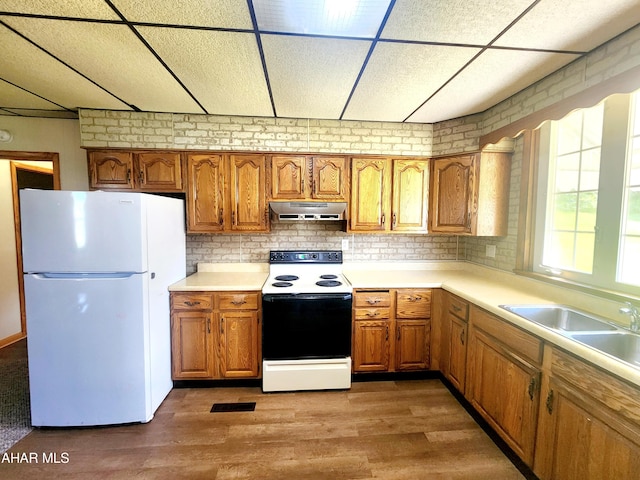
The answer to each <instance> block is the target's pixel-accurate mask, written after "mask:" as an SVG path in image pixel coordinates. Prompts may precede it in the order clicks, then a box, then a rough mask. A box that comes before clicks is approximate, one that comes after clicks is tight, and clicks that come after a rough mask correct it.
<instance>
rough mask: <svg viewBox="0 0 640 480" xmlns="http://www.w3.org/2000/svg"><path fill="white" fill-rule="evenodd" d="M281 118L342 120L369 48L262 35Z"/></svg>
mask: <svg viewBox="0 0 640 480" xmlns="http://www.w3.org/2000/svg"><path fill="white" fill-rule="evenodd" d="M262 44H263V47H264V55H265V60H266V64H267V70H268V73H269V79H270V82H271V90H272V92H273V99H274V102H275V105H276V112H277V115H278V116H280V117H299V118H339V116H340V114H341V112H342V109H343V108H344V106H345V105H346V102H347V98H348V97H349V93H350V92H351V89H352V87H353V85H354V84H355V81H356V78H357V76H358V73H359V71H360V69H361V67H362V64H363V63H364V59H365V57H366V55H367V52H368V50H369V47H370V42H368V41H363V40H340V39H327V38H309V37H291V36H282V35H262Z"/></svg>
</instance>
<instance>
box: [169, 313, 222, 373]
mask: <svg viewBox="0 0 640 480" xmlns="http://www.w3.org/2000/svg"><path fill="white" fill-rule="evenodd" d="M211 332H212V331H211V313H209V312H198V311H184V312H176V313H174V314H173V315H172V316H171V356H172V370H173V371H172V376H173V379H174V380H183V379H194V378H213V376H214V360H213V359H214V354H213V342H212V333H211Z"/></svg>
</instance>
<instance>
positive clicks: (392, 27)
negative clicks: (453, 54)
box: [381, 0, 532, 45]
mask: <svg viewBox="0 0 640 480" xmlns="http://www.w3.org/2000/svg"><path fill="white" fill-rule="evenodd" d="M531 1H532V0H509V1H504V0H501V1H487V0H428V1H424V0H397V2H396V4H395V6H394V7H393V10H392V11H391V15H389V19H388V20H387V24H386V25H385V28H384V30H383V32H382V35H381V38H389V39H403V40H416V41H423V42H440V43H457V44H466V45H486V44H488V43H489V42H490V41H491V40H493V39H494V38H495V37H496V36H497V35H498V34H499V33H500V32H501V31H502V30H503V29H505V28H506V27H507V26H508V25H509V24H510V23H511V22H512V21H513V20H514V19H515V18H516V17H517V16H518V15H520V14H521V13H522V12H523V11H524V10H525V9H526V8H527V7H528V6H529V5H530V4H531Z"/></svg>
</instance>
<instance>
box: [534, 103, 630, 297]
mask: <svg viewBox="0 0 640 480" xmlns="http://www.w3.org/2000/svg"><path fill="white" fill-rule="evenodd" d="M539 138H540V145H539V147H540V148H539V152H540V155H539V159H538V160H539V163H538V189H537V197H536V198H537V201H536V212H537V214H536V220H535V239H534V248H533V266H532V269H533V270H534V271H537V272H539V273H543V274H546V275H551V276H559V277H562V278H566V279H569V280H572V281H575V282H578V283H582V284H587V285H592V286H596V287H599V288H605V289H613V290H616V291H621V292H626V293H635V294H637V293H638V288H637V287H638V286H640V91H638V92H636V93H634V94H631V95H614V96H612V97H609V98H607V99H606V100H604V101H603V102H602V103H600V104H598V105H596V106H594V107H591V108H586V109H581V110H576V111H574V112H572V113H570V114H569V115H567V116H566V117H564V118H563V119H561V120H558V121H554V122H547V123H546V124H545V125H544V126H543V127H541V129H540V136H539Z"/></svg>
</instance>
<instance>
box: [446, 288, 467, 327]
mask: <svg viewBox="0 0 640 480" xmlns="http://www.w3.org/2000/svg"><path fill="white" fill-rule="evenodd" d="M449 311H450V312H451V313H453V314H454V315H455V316H456V317H458V318H459V319H461V320H465V321H466V320H467V319H468V318H469V304H468V303H467V302H465V301H464V300H462V299H461V298H458V297H456V296H455V295H451V294H450V295H449Z"/></svg>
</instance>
